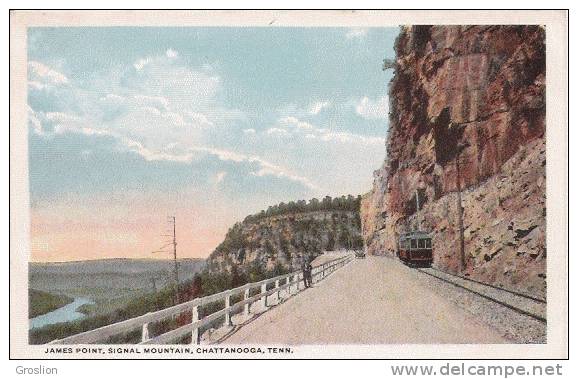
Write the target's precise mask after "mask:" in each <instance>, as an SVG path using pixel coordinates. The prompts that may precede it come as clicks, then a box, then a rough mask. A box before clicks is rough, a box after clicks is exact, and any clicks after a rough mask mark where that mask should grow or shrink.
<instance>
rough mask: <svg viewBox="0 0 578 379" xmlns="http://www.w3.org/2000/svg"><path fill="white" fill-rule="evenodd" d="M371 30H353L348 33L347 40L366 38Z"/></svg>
mask: <svg viewBox="0 0 578 379" xmlns="http://www.w3.org/2000/svg"><path fill="white" fill-rule="evenodd" d="M368 31H369V30H368V29H367V28H351V29H349V30H348V31H347V33H346V34H345V37H347V39H353V38H358V39H361V38H364V37H365V36H367V32H368Z"/></svg>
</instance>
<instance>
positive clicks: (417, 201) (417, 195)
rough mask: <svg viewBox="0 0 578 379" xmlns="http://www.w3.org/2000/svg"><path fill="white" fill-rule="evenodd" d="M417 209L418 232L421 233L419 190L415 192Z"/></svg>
mask: <svg viewBox="0 0 578 379" xmlns="http://www.w3.org/2000/svg"><path fill="white" fill-rule="evenodd" d="M415 207H416V208H415V209H416V210H415V219H416V224H417V227H416V230H417V231H418V232H419V230H420V226H421V225H420V224H421V223H420V222H419V190H418V189H417V188H416V190H415Z"/></svg>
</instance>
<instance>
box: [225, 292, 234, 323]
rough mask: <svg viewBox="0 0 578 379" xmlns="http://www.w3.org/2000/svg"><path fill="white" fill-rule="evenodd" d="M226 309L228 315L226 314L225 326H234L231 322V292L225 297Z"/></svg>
mask: <svg viewBox="0 0 578 379" xmlns="http://www.w3.org/2000/svg"><path fill="white" fill-rule="evenodd" d="M225 309H227V313H225V326H233V323H232V322H231V293H230V292H229V293H228V294H227V296H226V297H225Z"/></svg>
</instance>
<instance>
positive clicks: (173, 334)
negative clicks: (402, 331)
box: [50, 254, 353, 344]
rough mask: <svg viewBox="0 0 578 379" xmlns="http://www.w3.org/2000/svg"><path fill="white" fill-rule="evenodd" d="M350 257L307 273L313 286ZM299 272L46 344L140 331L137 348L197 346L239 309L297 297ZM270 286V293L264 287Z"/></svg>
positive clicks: (87, 341)
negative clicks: (184, 320)
mask: <svg viewBox="0 0 578 379" xmlns="http://www.w3.org/2000/svg"><path fill="white" fill-rule="evenodd" d="M352 257H353V256H352V255H351V254H347V255H345V256H343V257H340V258H336V259H334V260H332V261H329V262H326V263H324V264H321V265H318V266H315V267H314V268H313V270H312V272H311V274H312V280H313V282H314V283H315V282H319V281H320V280H323V279H324V278H325V277H327V275H329V274H330V273H332V272H334V271H335V270H337V269H339V268H341V267H343V266H344V265H345V264H347V263H348V262H349V261H351V259H352ZM302 278H303V272H302V271H301V270H299V271H295V272H292V273H290V274H285V275H280V276H277V277H274V278H270V279H265V280H262V281H260V282H255V283H247V284H245V285H243V286H240V287H237V288H233V289H230V290H226V291H223V292H219V293H216V294H214V295H209V296H205V297H200V298H196V299H193V300H190V301H187V302H185V303H181V304H177V305H174V306H172V307H169V308H165V309H162V310H160V311H156V312H150V313H147V314H144V315H142V316H138V317H135V318H131V319H128V320H124V321H120V322H117V323H115V324H111V325H106V326H103V327H100V328H97V329H93V330H89V331H86V332H83V333H79V334H75V335H72V336H69V337H65V338H63V339H60V340H55V341H52V342H50V344H90V343H103V342H105V341H107V340H108V339H109V338H111V337H114V336H117V335H120V334H125V333H128V332H132V331H135V330H136V329H138V328H141V330H142V332H141V342H140V344H167V343H172V342H175V341H178V340H180V339H182V338H184V337H185V336H188V335H190V336H191V343H193V344H198V343H200V337H201V336H200V333H199V330H200V329H202V328H203V327H205V326H208V325H211V324H212V323H214V322H216V320H217V319H219V318H221V317H223V316H224V320H225V321H224V323H225V325H227V326H232V325H233V323H232V321H231V316H232V315H233V314H235V313H236V312H238V311H239V310H240V309H241V307H242V308H243V312H244V314H245V316H250V314H251V309H250V308H251V304H253V303H255V302H258V301H261V302H262V307H263V308H264V310H266V309H267V308H268V306H269V305H268V297H270V296H274V297H275V300H277V301H279V300H282V298H281V295H280V293H281V291H284V290H285V293H284V295H285V296H286V297H289V296H292V295H294V294H296V293H298V292H299V291H300V290H301V289H303V288H304V285H303V281H302ZM271 285H273V287H272V288H271V289H267V287H268V286H269V287H270V286H271ZM253 289H258V290H260V291H259V293H257V294H255V295H253V296H251V295H250V293H251V290H253ZM241 294H242V296H243V297H242V299H241V300H240V301H237V302H235V303H233V302H232V300H233V299H234V298H236V297H239V295H241ZM219 301H221V302H222V301H224V302H225V307H224V308H223V309H221V310H218V311H216V312H213V313H211V314H208V315H206V316H205V317H203V318H201V319H199V308H200V307H202V306H206V305H209V304H212V303H216V302H219ZM185 312H191V314H192V321H191V323H188V324H186V325H183V326H180V327H178V328H176V329H173V330H171V331H169V332H166V333H163V334H160V335H158V336H153V337H151V336H150V334H149V324H151V323H155V322H159V321H164V320H167V319H169V318H172V317H176V316H178V315H180V314H182V313H185Z"/></svg>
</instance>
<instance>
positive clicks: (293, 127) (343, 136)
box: [266, 116, 385, 145]
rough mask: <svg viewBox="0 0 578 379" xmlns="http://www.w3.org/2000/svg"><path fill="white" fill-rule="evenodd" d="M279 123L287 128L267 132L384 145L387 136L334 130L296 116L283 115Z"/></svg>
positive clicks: (341, 141)
mask: <svg viewBox="0 0 578 379" xmlns="http://www.w3.org/2000/svg"><path fill="white" fill-rule="evenodd" d="M278 124H279V125H280V126H282V127H284V128H285V129H280V128H270V129H268V130H267V131H266V134H268V135H271V134H283V135H287V134H290V133H289V131H293V132H294V135H302V136H303V137H304V138H305V139H308V140H316V139H318V140H320V141H324V142H338V143H347V144H355V145H384V144H385V138H382V137H373V136H363V135H359V134H354V133H350V132H347V131H334V130H330V129H327V128H319V127H317V126H315V125H313V124H310V123H308V122H304V121H301V120H299V119H298V118H296V117H292V116H289V117H283V118H281V119H279V120H278Z"/></svg>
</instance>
